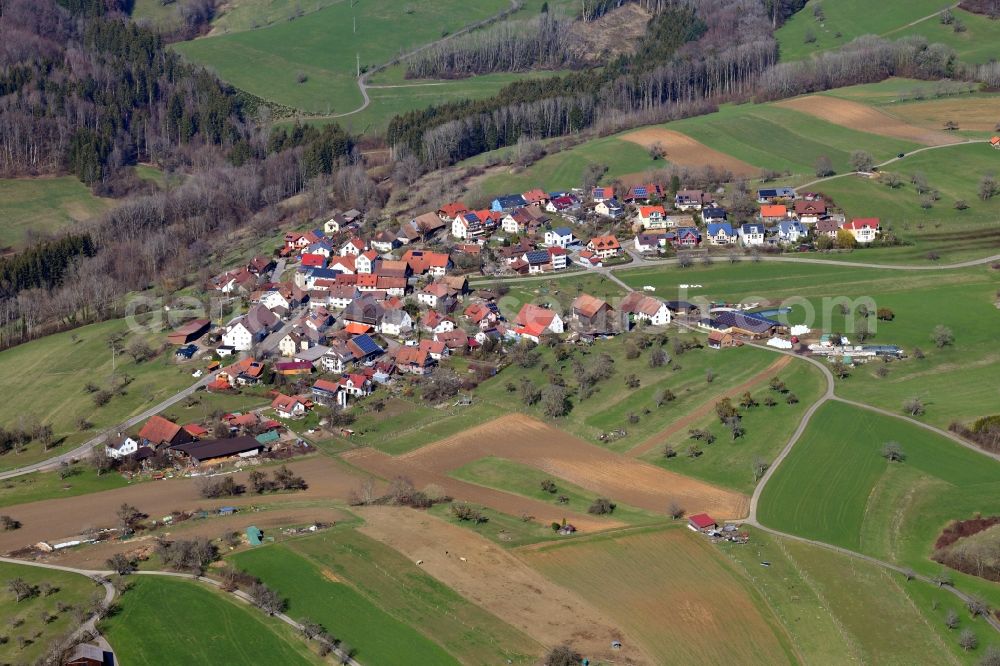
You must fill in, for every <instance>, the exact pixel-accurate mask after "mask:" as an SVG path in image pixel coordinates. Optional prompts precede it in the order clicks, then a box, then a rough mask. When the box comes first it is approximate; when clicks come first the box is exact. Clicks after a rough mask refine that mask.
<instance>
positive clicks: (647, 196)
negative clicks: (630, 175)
mask: <svg viewBox="0 0 1000 666" xmlns="http://www.w3.org/2000/svg"><path fill="white" fill-rule="evenodd" d="M662 198H663V188H662V187H660V186H659V185H657V184H655V183H642V184H639V185H633V186H632V187H630V188H628V191H627V192H626V193H625V197H624V201H625V203H649V202H650V201H652V200H653V199H662Z"/></svg>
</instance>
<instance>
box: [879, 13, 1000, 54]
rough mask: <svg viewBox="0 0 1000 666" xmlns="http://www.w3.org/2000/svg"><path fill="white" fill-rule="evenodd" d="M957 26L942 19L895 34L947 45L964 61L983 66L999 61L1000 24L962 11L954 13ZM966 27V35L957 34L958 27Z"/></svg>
mask: <svg viewBox="0 0 1000 666" xmlns="http://www.w3.org/2000/svg"><path fill="white" fill-rule="evenodd" d="M951 11H952V14H953V15H954V17H955V21H956V23H953V24H951V25H945V24H943V23H941V21H940V19H939V18H938V17H935V18H933V19H929V20H927V21H922V22H920V23H918V24H916V25H914V26H911V27H908V28H904V29H903V30H900V31H899V32H896V33H893V35H892V36H893V38H896V37H907V36H910V35H920V36H921V37H926V38H927V41H929V42H932V43H937V44H945V45H947V46H950V47H951V48H953V49H955V53H956V54H957V55H958V57H959V59H960V60H963V61H965V62H970V63H977V64H978V63H983V62H989V61H990V60H995V59H996V57H997V43H1000V21H997V20H994V19H990V18H988V17H986V16H983V15H982V14H973V13H972V12H967V11H964V10H962V9H957V8H956V9H953V10H951ZM956 24H961V25H962V26H965V30H964V31H963V32H956V30H955V25H956Z"/></svg>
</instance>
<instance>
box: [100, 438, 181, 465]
mask: <svg viewBox="0 0 1000 666" xmlns="http://www.w3.org/2000/svg"><path fill="white" fill-rule="evenodd" d="M188 434H190V433H188ZM104 448H105V449H106V450H107V453H108V456H109V457H111V458H114V459H115V460H121V459H122V458H124V457H125V456H128V455H132V454H133V453H135V452H136V451H138V450H139V442H138V441H137V440H134V439H132V438H131V437H129V436H128V435H126V434H124V433H118V435H117V436H116V437H114V438H111V439H109V440H108V443H107V444H106V445H105V447H104Z"/></svg>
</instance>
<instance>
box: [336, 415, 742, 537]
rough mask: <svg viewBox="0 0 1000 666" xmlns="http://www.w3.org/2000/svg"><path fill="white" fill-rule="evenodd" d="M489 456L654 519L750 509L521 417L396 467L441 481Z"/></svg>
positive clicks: (712, 489) (731, 495)
mask: <svg viewBox="0 0 1000 666" xmlns="http://www.w3.org/2000/svg"><path fill="white" fill-rule="evenodd" d="M352 455H354V452H351V453H348V454H346V455H345V457H347V458H349V459H351V456H352ZM487 456H500V457H503V458H506V459H508V460H512V461H514V462H517V463H521V464H524V465H530V466H532V467H535V468H537V469H541V470H543V471H545V472H548V473H549V474H551V475H553V476H555V477H558V478H560V479H564V480H566V481H568V482H570V483H572V484H575V485H577V486H580V487H582V488H586V489H588V490H591V491H593V492H596V493H599V494H601V495H603V496H605V497H609V498H611V499H612V500H615V501H620V502H623V503H625V504H628V505H630V506H634V507H636V508H639V509H646V510H648V511H653V512H656V513H664V512H665V511H666V507H667V506H668V504H669V503H670V502H671V501H678V502H680V503H682V505H683V506H685V507H688V509H689V510H690V511H693V512H699V511H707V512H709V513H711V514H712V515H714V516H717V517H719V518H739V517H742V516H745V515H746V512H747V509H748V508H749V503H748V502H749V500H748V498H747V497H746V496H745V495H743V494H741V493H737V492H733V491H730V490H724V489H722V488H718V487H716V486H713V485H710V484H708V483H704V482H702V481H696V480H694V479H690V478H688V477H685V476H682V475H680V474H674V473H672V472H669V471H667V470H664V469H660V468H659V467H656V466H655V465H651V464H649V463H645V462H642V461H640V460H635V459H633V458H630V457H628V456H623V455H620V454H617V453H614V452H612V451H609V450H607V449H605V448H602V447H600V446H596V445H594V444H590V443H588V442H585V441H583V440H581V439H579V438H577V437H574V436H572V435H570V434H567V433H565V432H563V431H562V430H559V429H558V428H555V427H552V426H549V425H547V424H545V423H542V422H541V421H539V420H537V419H533V418H530V417H528V416H524V415H520V414H512V415H509V416H504V417H501V418H499V419H495V420H493V421H490V422H488V423H484V424H483V425H480V426H477V427H475V428H471V429H469V430H466V431H464V432H462V433H460V434H458V435H456V436H454V437H449V438H446V439H443V440H441V441H439V442H435V443H434V444H430V445H428V446H425V447H423V448H420V449H417V450H415V451H411V452H410V453H407V454H405V455H403V456H399V457H398V458H397V459H396V461H397V463H398V464H399V465H400V466H401V467H402V468H404V469H412V468H420V469H423V470H427V471H431V472H435V473H437V474H439V475H442V476H443V475H445V474H446V473H448V472H450V471H451V470H454V469H456V468H458V467H461V466H462V465H464V464H466V463H469V462H472V461H474V460H479V459H481V458H485V457H487ZM352 461H353V459H352ZM475 487H478V486H475ZM541 504H543V505H545V503H541ZM545 506H547V505H545ZM547 508H548V509H549V510H550V511H551V507H547Z"/></svg>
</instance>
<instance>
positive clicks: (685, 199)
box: [674, 190, 712, 211]
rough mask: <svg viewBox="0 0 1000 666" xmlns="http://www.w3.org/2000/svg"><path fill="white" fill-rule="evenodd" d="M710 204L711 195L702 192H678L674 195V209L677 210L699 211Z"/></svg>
mask: <svg viewBox="0 0 1000 666" xmlns="http://www.w3.org/2000/svg"><path fill="white" fill-rule="evenodd" d="M710 203H712V195H711V194H708V193H707V192H703V191H702V190H679V191H678V192H677V194H675V195H674V208H677V209H678V210H685V211H687V210H701V209H702V208H703V207H704V206H706V205H708V204H710Z"/></svg>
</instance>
